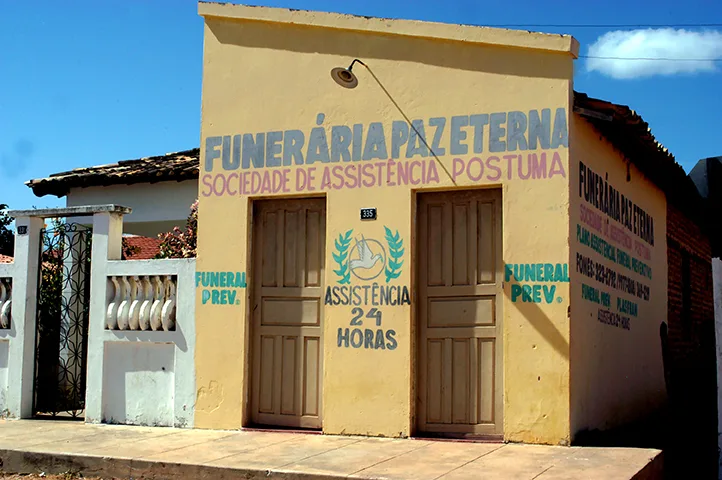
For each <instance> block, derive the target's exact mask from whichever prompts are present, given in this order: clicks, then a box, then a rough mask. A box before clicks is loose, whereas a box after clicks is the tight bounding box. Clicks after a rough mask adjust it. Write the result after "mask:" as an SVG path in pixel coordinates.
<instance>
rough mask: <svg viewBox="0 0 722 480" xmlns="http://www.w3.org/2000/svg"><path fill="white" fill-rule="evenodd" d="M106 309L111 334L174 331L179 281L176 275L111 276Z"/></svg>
mask: <svg viewBox="0 0 722 480" xmlns="http://www.w3.org/2000/svg"><path fill="white" fill-rule="evenodd" d="M108 281H109V282H110V283H111V284H112V287H111V288H109V289H108V292H109V293H110V301H109V302H108V308H107V309H106V316H105V327H106V328H107V329H108V330H156V331H157V330H164V331H166V332H171V331H173V330H175V317H176V292H177V290H178V286H177V285H178V277H176V276H174V275H130V276H128V275H124V276H111V277H108Z"/></svg>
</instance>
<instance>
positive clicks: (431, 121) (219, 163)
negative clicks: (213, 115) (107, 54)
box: [201, 108, 568, 196]
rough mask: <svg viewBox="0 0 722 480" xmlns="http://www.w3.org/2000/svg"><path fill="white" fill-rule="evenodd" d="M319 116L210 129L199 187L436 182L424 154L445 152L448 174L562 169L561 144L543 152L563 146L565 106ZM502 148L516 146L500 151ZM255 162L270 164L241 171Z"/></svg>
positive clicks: (526, 175)
mask: <svg viewBox="0 0 722 480" xmlns="http://www.w3.org/2000/svg"><path fill="white" fill-rule="evenodd" d="M324 120H325V115H324V114H323V113H319V114H318V115H317V119H316V124H317V126H316V127H314V128H312V129H311V130H310V131H309V132H304V131H303V130H300V129H294V130H279V131H269V132H260V133H236V134H232V135H217V136H207V137H206V138H205V145H204V149H205V151H204V171H205V172H208V173H206V174H204V175H203V176H202V179H201V181H202V189H201V194H202V195H204V196H211V195H216V196H218V195H224V194H230V195H241V194H250V193H275V192H287V191H302V190H316V189H340V188H362V187H371V186H384V185H388V186H395V185H417V184H430V183H431V184H433V183H438V182H439V181H440V176H439V172H438V167H437V166H436V165H435V164H434V163H433V162H430V163H429V162H425V161H424V159H428V158H431V157H434V156H436V157H444V156H447V155H453V156H454V157H455V158H454V159H453V165H452V169H451V175H452V176H453V177H463V176H466V177H469V178H470V179H472V180H474V181H480V180H482V179H486V180H491V181H495V180H502V179H512V178H519V179H522V180H523V179H541V178H548V177H553V176H555V175H560V176H563V177H566V172H565V170H564V166H563V164H562V161H561V157H560V155H559V154H558V152H549V156H547V153H546V152H545V151H547V150H557V149H562V148H567V147H568V131H567V119H566V111H565V109H564V108H558V109H556V110H555V111H554V112H552V110H551V109H548V108H547V109H541V110H530V111H528V112H521V111H512V112H499V113H490V114H487V113H483V114H472V115H457V116H451V117H433V118H428V119H420V120H413V121H412V126H409V124H408V123H407V122H406V121H403V120H396V121H393V122H391V124H390V125H387V124H384V123H382V122H371V123H369V124H363V123H358V124H354V125H351V126H348V125H333V126H329V125H323V123H324ZM429 147H430V149H429ZM506 152H517V153H516V154H512V155H500V154H503V153H506ZM518 152H535V153H529V154H528V155H522V154H520V153H518ZM464 156H471V158H464ZM354 162H362V163H361V164H355V163H354ZM364 162H368V163H365V164H364ZM334 163H337V164H339V165H338V166H336V167H334V166H332V165H330V164H334ZM344 164H346V165H345V166H344ZM284 167H297V168H294V170H293V171H292V170H291V169H290V168H284ZM324 167H325V168H324ZM316 168H318V169H319V170H314V169H316ZM253 169H261V170H263V169H274V171H273V172H265V173H264V174H263V175H262V174H261V173H256V174H255V175H251V174H247V173H245V172H244V170H251V171H253ZM210 172H218V173H216V175H211V174H210ZM227 172H231V173H227ZM441 175H442V176H443V175H444V174H443V173H441ZM229 189H230V191H229Z"/></svg>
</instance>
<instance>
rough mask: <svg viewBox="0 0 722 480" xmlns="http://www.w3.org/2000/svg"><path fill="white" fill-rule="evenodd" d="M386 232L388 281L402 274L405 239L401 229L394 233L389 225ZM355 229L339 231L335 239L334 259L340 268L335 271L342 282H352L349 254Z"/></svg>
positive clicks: (385, 272)
mask: <svg viewBox="0 0 722 480" xmlns="http://www.w3.org/2000/svg"><path fill="white" fill-rule="evenodd" d="M384 230H385V231H386V234H385V235H384V237H385V239H386V243H387V245H388V247H389V257H388V260H387V262H386V267H385V270H384V274H385V275H386V283H388V282H390V281H391V280H394V279H396V278H399V276H400V275H401V267H402V266H403V264H404V260H403V256H404V241H403V239H402V238H401V237H400V235H399V231H398V230H396V233H393V232H392V231H391V229H390V228H389V227H386V226H384ZM352 234H353V229H351V230H348V231H347V232H346V233H343V234H341V233H339V235H338V238H336V239H335V240H334V244H335V247H336V251H334V252H333V253H332V255H333V259H334V261H335V262H336V264H337V265H338V269H337V270H334V271H333V273H335V274H336V275H338V277H339V280H338V283H340V284H348V283H350V282H351V268H350V266H349V255H350V253H351V252H350V251H349V250H350V248H351V242H352V240H353V239H352V238H351V235H352Z"/></svg>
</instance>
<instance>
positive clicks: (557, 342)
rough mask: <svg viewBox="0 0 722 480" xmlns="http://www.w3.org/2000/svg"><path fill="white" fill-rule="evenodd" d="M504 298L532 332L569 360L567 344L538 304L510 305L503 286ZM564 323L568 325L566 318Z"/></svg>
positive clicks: (509, 296)
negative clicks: (532, 329)
mask: <svg viewBox="0 0 722 480" xmlns="http://www.w3.org/2000/svg"><path fill="white" fill-rule="evenodd" d="M503 265H506V263H503ZM505 283H507V282H505ZM504 296H506V297H507V299H508V300H509V303H510V304H512V305H514V307H515V308H516V309H517V310H518V311H519V313H520V314H521V315H522V317H524V319H525V320H526V322H527V323H528V324H529V325H531V326H532V327H533V328H534V330H536V331H537V332H538V333H539V335H541V336H542V338H544V340H546V342H547V343H548V344H549V346H551V347H552V348H553V349H554V351H556V352H557V353H558V354H559V355H561V356H562V357H563V358H564V359H565V360H569V342H568V341H567V339H566V338H565V337H564V335H562V333H561V332H560V331H559V329H558V328H557V327H556V325H555V324H554V322H553V321H552V320H551V319H550V318H549V316H548V315H547V314H546V313H545V312H544V310H542V309H541V307H539V304H537V303H531V302H514V303H512V298H511V295H510V291H509V289H508V288H507V286H506V285H505V286H504ZM566 323H567V324H568V316H567V321H566Z"/></svg>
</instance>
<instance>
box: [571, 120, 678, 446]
mask: <svg viewBox="0 0 722 480" xmlns="http://www.w3.org/2000/svg"><path fill="white" fill-rule="evenodd" d="M571 134H572V135H571V138H572V140H571V145H570V147H571V150H570V151H571V160H570V163H571V164H570V169H569V170H570V176H569V179H570V207H571V208H570V221H569V227H570V244H571V259H570V270H571V272H572V283H571V295H570V298H571V318H572V324H571V383H572V389H571V392H572V395H571V404H572V435H575V434H576V433H579V432H580V431H583V430H593V429H600V430H605V429H609V428H613V427H616V426H620V425H623V424H625V423H627V422H630V421H633V420H635V419H639V418H643V417H644V416H645V415H648V414H652V413H654V412H655V409H657V408H659V407H660V406H661V405H662V404H663V402H664V401H665V399H666V389H665V384H664V370H663V364H662V348H661V339H660V333H659V332H660V330H659V329H660V324H661V323H662V322H666V321H667V231H666V230H667V229H666V225H667V213H666V212H667V207H666V205H667V204H666V198H665V195H664V193H663V192H662V191H661V190H660V189H659V188H658V187H656V186H655V185H654V184H652V182H651V181H649V180H648V179H647V178H645V177H644V176H643V175H642V174H641V173H640V172H639V170H637V169H636V168H635V166H634V165H629V167H627V163H626V162H625V160H624V159H623V158H622V157H621V156H620V154H619V153H618V152H617V151H616V150H615V149H614V148H613V147H612V146H611V145H610V144H609V142H607V141H606V140H605V139H603V138H602V137H601V135H600V134H599V133H598V132H596V131H595V130H594V128H593V127H592V126H591V125H590V124H589V123H588V122H587V121H585V120H584V119H582V118H581V117H580V116H579V115H574V117H573V121H572V127H571ZM580 171H581V175H580ZM627 172H629V176H627ZM605 192H606V195H604V193H605ZM605 204H606V205H607V207H606V208H605ZM649 218H651V220H652V221H653V231H651V229H650V228H643V226H646V225H649V224H650V223H649V222H645V221H644V220H645V219H649Z"/></svg>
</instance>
